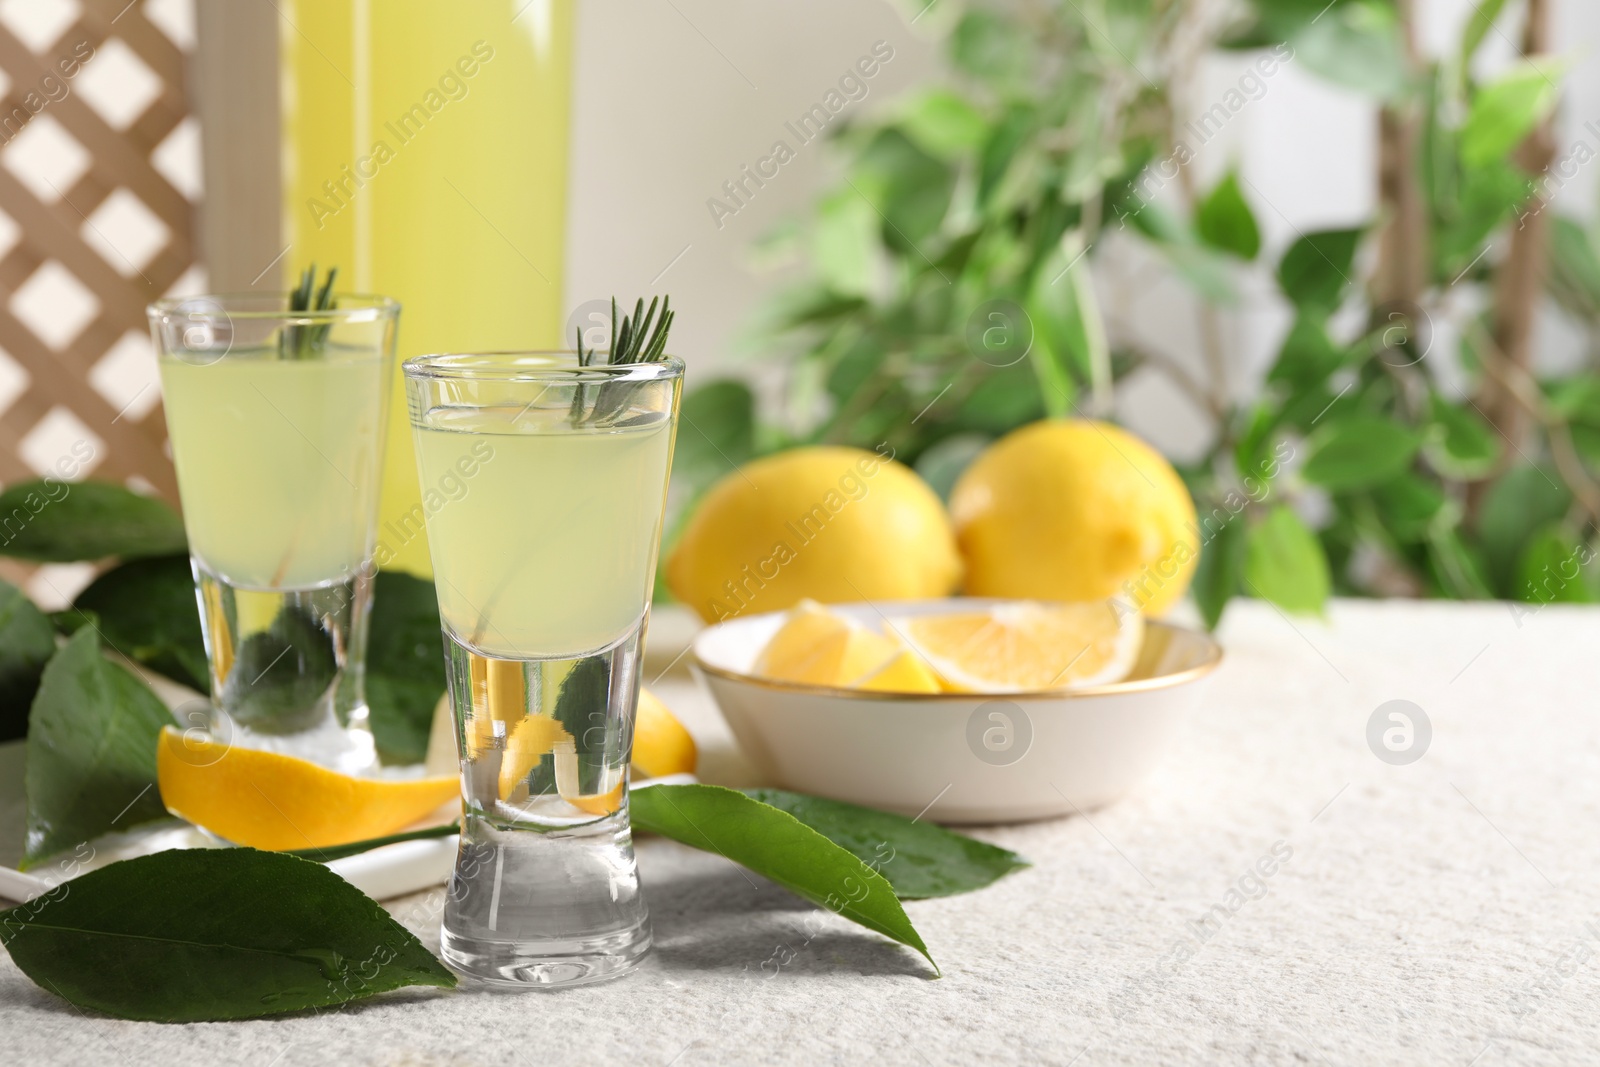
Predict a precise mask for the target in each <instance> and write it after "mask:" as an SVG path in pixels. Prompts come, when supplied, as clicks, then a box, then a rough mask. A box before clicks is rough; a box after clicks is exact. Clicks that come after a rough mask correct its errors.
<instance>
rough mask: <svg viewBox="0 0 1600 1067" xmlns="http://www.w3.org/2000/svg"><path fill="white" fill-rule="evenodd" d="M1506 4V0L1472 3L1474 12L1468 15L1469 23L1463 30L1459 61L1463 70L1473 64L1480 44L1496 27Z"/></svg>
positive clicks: (1486, 0)
mask: <svg viewBox="0 0 1600 1067" xmlns="http://www.w3.org/2000/svg"><path fill="white" fill-rule="evenodd" d="M1505 6H1506V0H1477V2H1476V3H1474V4H1473V5H1472V12H1471V14H1469V15H1468V16H1467V24H1466V25H1465V26H1464V27H1462V30H1461V51H1460V53H1459V59H1458V62H1459V63H1460V64H1461V69H1462V70H1467V69H1469V68H1470V67H1471V66H1472V57H1473V56H1475V55H1477V54H1478V46H1479V45H1481V44H1482V43H1483V39H1484V38H1485V37H1487V36H1488V35H1489V31H1490V30H1492V29H1493V28H1494V22H1495V19H1497V18H1499V17H1500V12H1501V11H1503V10H1504V9H1505Z"/></svg>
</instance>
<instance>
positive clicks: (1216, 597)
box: [1189, 515, 1248, 630]
mask: <svg viewBox="0 0 1600 1067" xmlns="http://www.w3.org/2000/svg"><path fill="white" fill-rule="evenodd" d="M1247 542H1248V531H1247V529H1246V527H1245V521H1244V518H1243V517H1242V516H1238V515H1235V516H1233V517H1231V518H1229V519H1228V520H1227V521H1225V522H1224V523H1223V524H1222V525H1221V526H1220V527H1218V528H1217V531H1216V533H1214V534H1213V535H1212V537H1211V540H1210V541H1208V542H1206V543H1205V544H1204V545H1203V546H1202V547H1201V549H1200V560H1199V562H1198V563H1196V564H1195V568H1194V580H1193V581H1192V582H1191V583H1190V586H1189V591H1190V592H1191V593H1193V594H1194V602H1195V605H1196V606H1198V607H1199V609H1200V617H1201V618H1202V619H1204V620H1205V623H1206V629H1208V630H1215V629H1216V628H1217V624H1218V623H1219V622H1221V621H1222V612H1223V610H1224V609H1225V608H1226V607H1227V606H1228V601H1229V600H1232V599H1233V598H1234V597H1235V596H1236V595H1237V594H1238V593H1239V591H1240V587H1241V586H1242V585H1243V582H1244V565H1245V548H1246V544H1247Z"/></svg>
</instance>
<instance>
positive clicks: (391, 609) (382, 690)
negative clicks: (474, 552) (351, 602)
mask: <svg viewBox="0 0 1600 1067" xmlns="http://www.w3.org/2000/svg"><path fill="white" fill-rule="evenodd" d="M445 685H446V682H445V673H444V646H443V644H442V639H441V638H440V636H439V597H438V594H437V592H435V590H434V587H433V583H432V582H430V581H426V580H424V579H422V578H415V577H412V576H411V575H409V574H402V573H400V572H398V571H380V572H379V573H378V576H377V578H376V579H374V583H373V592H372V629H371V631H370V632H369V634H368V636H367V706H368V707H369V708H370V709H371V715H372V717H371V719H370V722H371V723H372V736H373V738H374V739H375V740H376V741H377V745H378V754H379V755H380V756H381V757H382V758H383V762H384V763H387V764H395V763H421V762H422V761H423V760H424V759H425V758H426V757H427V754H428V734H429V732H430V731H431V730H432V729H433V709H434V707H435V705H437V704H438V703H439V698H440V697H441V696H443V695H444V690H445Z"/></svg>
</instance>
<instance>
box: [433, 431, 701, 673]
mask: <svg viewBox="0 0 1600 1067" xmlns="http://www.w3.org/2000/svg"><path fill="white" fill-rule="evenodd" d="M672 431H673V423H672V421H671V420H669V419H667V418H659V419H657V420H656V421H653V422H650V423H647V424H644V425H640V426H630V427H625V428H618V427H609V428H600V429H595V428H584V429H579V430H574V429H573V428H572V426H571V425H570V423H569V422H568V418H567V413H566V411H565V410H561V411H549V410H526V409H522V410H519V409H517V408H510V407H508V408H503V409H501V408H470V409H469V408H436V409H434V410H433V411H430V412H429V413H428V414H427V416H426V417H425V418H424V420H423V425H421V426H418V427H416V449H417V470H418V473H419V475H420V477H421V479H422V484H423V485H425V486H438V485H454V484H457V483H460V484H461V485H463V486H464V489H462V490H460V491H459V492H458V493H457V494H456V495H455V497H454V498H451V497H441V498H440V499H438V500H434V501H432V504H433V505H434V506H428V541H429V545H430V549H431V553H432V556H433V573H434V581H435V583H436V584H437V587H438V591H439V611H440V614H441V615H442V617H443V620H444V625H445V626H446V628H448V629H449V630H450V632H451V633H452V634H454V635H455V636H456V637H457V638H458V639H459V640H460V641H462V642H463V643H464V644H466V645H468V646H469V647H471V648H473V649H474V650H476V651H478V652H480V653H483V654H486V655H490V656H501V657H505V658H512V659H532V658H541V659H544V658H567V657H574V656H581V655H586V654H589V653H593V652H597V651H599V650H601V649H604V648H606V647H608V646H610V645H612V644H614V643H616V642H617V641H618V640H620V639H622V638H623V637H625V636H627V634H629V633H630V632H632V630H633V629H634V628H635V627H636V626H637V625H638V624H639V622H640V620H641V618H642V617H643V615H644V610H645V605H646V602H647V599H648V596H649V593H650V588H651V581H652V576H653V575H654V573H655V562H656V550H657V548H658V547H659V542H660V537H661V513H662V507H663V501H664V497H665V495H666V486H667V468H668V465H669V464H670V463H671V460H672ZM486 446H487V447H486ZM468 471H471V473H470V474H468V473H467V472H468ZM428 504H429V500H428V499H427V498H425V506H427V505H428Z"/></svg>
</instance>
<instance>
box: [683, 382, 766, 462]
mask: <svg viewBox="0 0 1600 1067" xmlns="http://www.w3.org/2000/svg"><path fill="white" fill-rule="evenodd" d="M755 418H756V416H755V396H754V394H752V393H751V392H750V387H749V386H748V385H745V384H744V383H743V382H740V381H735V380H734V379H732V378H716V379H713V380H711V381H709V382H706V383H705V384H704V385H702V386H700V387H699V388H698V389H694V390H691V391H690V392H688V393H685V394H684V397H683V404H682V408H681V410H680V411H679V414H678V439H677V444H676V445H675V447H674V451H673V457H672V473H673V475H674V476H675V477H677V478H681V479H684V480H685V481H686V482H687V483H688V484H689V485H692V486H699V485H709V484H710V483H711V482H714V481H716V480H717V479H718V478H721V477H722V476H723V475H725V474H727V473H728V472H729V471H731V470H733V469H734V468H735V467H737V466H739V465H740V464H741V463H744V462H745V461H746V460H748V459H750V458H751V457H752V456H754V455H755Z"/></svg>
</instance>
